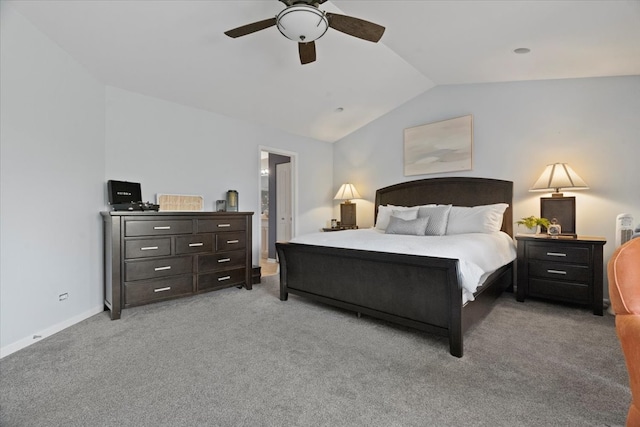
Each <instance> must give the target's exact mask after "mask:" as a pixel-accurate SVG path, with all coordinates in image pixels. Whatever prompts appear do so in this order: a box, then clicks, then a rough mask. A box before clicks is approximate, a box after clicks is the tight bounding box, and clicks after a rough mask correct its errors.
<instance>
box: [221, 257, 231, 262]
mask: <svg viewBox="0 0 640 427" xmlns="http://www.w3.org/2000/svg"><path fill="white" fill-rule="evenodd" d="M229 261H231V258H222V259H219V260H218V262H229Z"/></svg>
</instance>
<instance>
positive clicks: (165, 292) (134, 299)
mask: <svg viewBox="0 0 640 427" xmlns="http://www.w3.org/2000/svg"><path fill="white" fill-rule="evenodd" d="M191 293H193V276H191V275H189V276H180V277H171V278H165V279H159V280H154V281H152V282H135V283H125V284H124V303H125V305H137V304H144V303H147V302H151V301H156V300H161V299H166V298H173V297H177V296H182V295H188V294H191Z"/></svg>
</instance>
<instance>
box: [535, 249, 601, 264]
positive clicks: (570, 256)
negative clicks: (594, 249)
mask: <svg viewBox="0 0 640 427" xmlns="http://www.w3.org/2000/svg"><path fill="white" fill-rule="evenodd" d="M529 259H539V260H543V261H558V262H570V263H576V264H588V263H589V248H576V247H569V246H564V245H529Z"/></svg>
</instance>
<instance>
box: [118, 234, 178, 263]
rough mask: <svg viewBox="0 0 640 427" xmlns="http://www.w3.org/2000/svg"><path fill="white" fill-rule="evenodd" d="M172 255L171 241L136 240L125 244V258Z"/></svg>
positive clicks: (166, 239) (167, 239)
mask: <svg viewBox="0 0 640 427" xmlns="http://www.w3.org/2000/svg"><path fill="white" fill-rule="evenodd" d="M167 255H171V239H170V238H168V237H167V238H164V239H136V240H127V241H126V242H125V244H124V257H125V258H127V259H131V258H148V257H154V256H167Z"/></svg>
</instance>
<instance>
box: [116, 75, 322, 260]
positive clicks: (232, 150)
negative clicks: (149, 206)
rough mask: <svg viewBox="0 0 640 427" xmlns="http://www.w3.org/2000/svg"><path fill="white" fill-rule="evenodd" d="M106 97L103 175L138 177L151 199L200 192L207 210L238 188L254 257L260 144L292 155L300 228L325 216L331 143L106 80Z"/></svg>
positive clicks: (318, 225)
mask: <svg viewBox="0 0 640 427" xmlns="http://www.w3.org/2000/svg"><path fill="white" fill-rule="evenodd" d="M106 96H107V115H106V117H107V120H106V129H107V131H106V133H107V154H106V174H107V179H115V180H126V181H134V182H140V183H141V185H142V197H143V199H145V200H149V201H154V200H155V197H156V194H157V193H167V194H198V195H202V196H204V200H205V210H208V211H212V210H215V206H214V204H215V201H216V200H217V199H224V198H225V194H226V192H227V190H230V189H233V190H237V191H238V193H239V197H238V200H239V207H240V210H241V211H251V212H254V213H255V214H254V216H253V259H254V260H255V262H256V263H257V262H258V260H259V259H260V250H259V249H260V247H259V240H258V239H259V236H260V194H259V189H260V186H261V178H260V169H261V164H260V147H270V148H273V149H276V150H283V151H286V152H290V153H295V154H296V159H297V169H298V174H297V178H298V192H297V194H298V200H297V219H298V221H297V232H298V234H300V233H309V232H311V231H317V230H318V229H319V228H321V227H323V226H324V224H325V223H326V221H327V219H328V218H329V217H330V215H331V196H332V194H331V191H332V182H331V176H332V171H333V165H332V162H333V147H332V145H331V144H329V143H326V142H319V141H316V140H313V139H304V138H301V137H299V136H294V135H290V134H287V133H284V132H281V131H278V130H274V129H270V128H267V127H264V126H260V125H253V124H249V123H246V122H241V121H238V120H234V119H230V118H228V117H225V116H221V115H218V114H214V113H211V112H208V111H203V110H198V109H195V108H191V107H185V106H182V105H177V104H174V103H171V102H166V101H162V100H158V99H155V98H150V97H147V96H143V95H140V94H136V93H132V92H128V91H125V90H122V89H117V88H113V87H107V95H106ZM318 176H325V177H326V179H317V177H318ZM105 197H106V196H105Z"/></svg>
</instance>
